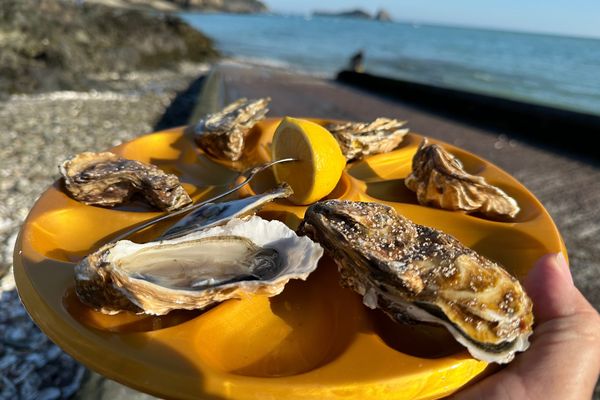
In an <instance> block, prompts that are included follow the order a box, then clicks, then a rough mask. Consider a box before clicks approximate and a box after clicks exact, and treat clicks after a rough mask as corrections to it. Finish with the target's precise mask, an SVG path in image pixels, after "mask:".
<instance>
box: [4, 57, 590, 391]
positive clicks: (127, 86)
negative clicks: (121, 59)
mask: <svg viewBox="0 0 600 400" xmlns="http://www.w3.org/2000/svg"><path fill="white" fill-rule="evenodd" d="M207 70H208V66H207V65H198V64H180V65H179V66H178V67H177V68H175V69H172V70H162V71H156V72H140V73H138V72H135V73H130V74H125V75H115V76H110V75H109V76H107V77H106V82H107V83H108V85H109V87H110V89H109V90H106V89H103V90H101V91H94V90H92V91H88V92H64V91H63V92H51V93H45V94H32V95H12V96H10V97H9V98H8V99H7V100H6V101H3V102H2V103H0V122H1V123H2V126H4V127H6V128H4V129H5V131H4V132H3V135H4V137H6V138H7V141H6V142H7V145H5V146H4V147H3V148H2V149H1V150H0V160H1V161H0V162H1V163H2V164H1V165H0V173H1V174H2V175H1V176H2V178H1V179H0V188H1V189H2V190H1V191H0V196H2V199H0V200H1V201H0V204H1V206H0V242H1V246H2V248H1V249H0V250H1V251H0V254H1V256H2V260H1V264H0V266H4V269H6V268H7V267H8V268H9V267H10V264H11V260H12V248H13V246H14V241H15V239H16V235H17V232H18V229H19V226H20V224H21V223H22V222H23V219H24V218H25V217H26V215H27V212H28V210H29V209H30V207H31V206H32V205H33V202H34V201H35V199H36V198H37V197H38V196H39V195H40V194H41V193H42V192H43V190H44V189H45V188H46V187H47V186H49V185H50V184H51V183H52V182H53V181H54V180H55V179H56V178H57V177H58V169H57V167H56V166H57V164H58V163H59V162H60V161H62V160H63V159H64V158H65V157H66V156H68V155H72V154H75V153H78V152H81V151H84V150H94V151H101V150H105V149H107V148H109V147H112V146H114V145H117V144H119V143H121V142H123V141H126V140H129V139H132V138H134V137H137V136H138V135H141V134H144V133H149V132H152V131H155V130H158V129H161V128H167V127H169V126H174V125H181V124H185V123H186V122H187V118H188V117H189V115H191V114H192V107H193V106H194V105H195V103H197V104H196V105H197V108H196V110H195V111H196V114H201V113H202V112H205V111H211V108H214V107H219V106H221V105H222V104H227V103H228V102H230V101H233V100H235V99H236V98H238V97H242V96H248V97H253V98H255V97H263V96H271V97H272V98H273V103H272V104H273V107H272V111H271V113H270V114H271V115H287V114H290V115H296V116H311V117H326V118H333V119H348V120H370V119H373V118H375V117H377V116H381V115H385V116H389V117H397V118H401V119H407V120H408V121H409V122H410V127H411V129H412V130H414V131H416V132H418V133H421V134H425V135H428V136H431V137H435V138H439V139H442V140H445V141H447V142H449V143H452V144H455V145H458V146H460V147H463V148H465V149H467V150H469V151H472V152H474V153H476V154H478V155H481V156H482V157H484V158H487V159H488V160H490V161H492V162H493V163H495V164H497V165H498V166H500V167H502V168H504V169H505V170H507V171H508V172H509V173H511V174H512V175H513V176H515V177H517V178H518V179H519V180H520V181H522V182H523V183H524V184H525V186H527V187H528V188H529V189H530V190H532V191H533V192H534V193H535V194H536V196H538V198H539V199H540V200H541V201H542V202H543V204H544V205H545V207H546V208H547V209H548V211H549V212H550V213H551V214H552V216H553V218H554V220H555V221H556V223H557V225H558V227H559V229H560V231H561V233H562V235H563V238H564V240H565V242H566V245H567V248H568V249H569V255H570V260H571V264H572V268H573V274H574V279H575V282H576V284H577V286H578V287H579V288H580V289H581V290H582V292H583V293H584V294H585V295H586V297H587V298H588V299H589V300H590V301H591V302H592V304H594V305H595V307H596V308H599V307H600V297H599V294H598V291H597V282H598V281H599V280H598V278H599V276H598V274H599V273H600V272H599V271H600V263H599V261H598V260H600V250H599V249H598V248H597V246H596V245H595V240H594V238H595V237H596V235H597V233H598V227H599V226H600V211H599V210H598V209H597V207H596V206H595V205H596V204H597V203H598V201H600V188H598V187H597V185H596V186H594V182H597V181H598V179H599V178H600V168H599V167H598V165H597V164H595V163H593V162H591V161H586V160H584V159H580V158H577V157H570V156H567V155H563V154H559V153H556V152H554V151H551V150H547V149H541V148H539V147H536V146H534V145H532V144H530V143H527V142H526V141H525V140H523V139H521V138H520V137H516V136H514V135H512V134H511V133H508V132H497V131H488V130H486V129H483V128H481V127H478V126H476V125H473V124H469V123H467V122H465V121H464V120H461V121H457V120H454V119H452V118H451V117H449V116H448V115H445V116H444V117H440V116H439V115H436V114H434V113H431V112H428V111H426V110H423V109H419V108H417V107H414V106H412V105H410V104H408V103H402V102H399V101H391V100H388V99H385V98H382V97H379V96H376V95H372V94H369V93H367V92H366V91H360V90H356V89H353V88H349V87H346V86H343V85H340V84H339V83H335V82H332V81H328V80H322V79H317V78H314V77H310V76H303V75H299V74H291V73H289V72H287V71H284V70H277V69H273V68H266V67H257V66H252V65H249V64H242V63H239V62H231V61H230V62H223V63H220V64H217V65H216V66H215V67H214V69H213V72H212V73H211V74H209V75H208V78H206V79H205V80H204V82H203V83H204V87H205V88H207V90H205V91H204V92H203V93H202V95H201V96H199V101H198V102H196V100H197V98H198V89H199V88H200V86H202V84H201V83H200V81H199V80H198V77H199V76H200V75H203V74H205V73H206V72H207ZM184 109H186V110H184ZM175 111H177V112H178V114H177V113H176V112H175ZM581 188H586V191H587V194H586V196H581V192H580V190H581ZM0 298H1V300H0V310H1V311H0V332H2V336H0V340H1V341H0V376H7V377H9V378H10V379H11V380H12V381H13V383H12V385H13V387H14V390H17V391H18V392H17V393H19V394H20V395H21V396H22V397H23V396H26V397H23V398H30V397H35V396H36V394H37V395H38V396H39V398H47V399H52V398H61V397H70V396H71V395H73V393H75V392H76V391H77V390H79V392H78V393H76V394H75V398H98V399H108V398H111V399H113V398H139V399H145V398H150V396H147V395H145V394H141V393H136V392H135V391H133V390H131V389H128V388H125V387H123V386H121V385H119V384H116V383H114V382H112V381H108V380H106V379H104V378H102V377H100V376H98V375H95V374H92V373H89V372H85V369H84V368H83V367H81V366H80V365H79V364H78V363H76V362H75V361H73V360H72V359H71V358H70V357H68V356H67V355H66V354H64V353H63V352H62V351H61V350H60V349H59V348H58V347H56V346H55V345H54V344H52V343H51V342H50V341H49V340H48V339H47V338H46V337H45V335H43V333H41V332H39V330H37V328H36V327H35V326H34V325H33V323H32V322H31V321H30V320H29V318H28V317H27V315H26V313H25V311H24V309H23V308H22V306H21V305H20V303H19V300H18V297H17V295H16V291H15V289H14V285H13V283H12V279H11V276H10V274H8V275H6V276H5V277H4V278H2V285H0ZM24 343H27V344H26V345H24ZM34 344H35V346H34ZM52 370H54V371H56V374H55V375H49V376H46V375H48V373H47V371H52ZM44 371H46V375H44ZM15 378H16V379H15ZM15 382H16V384H15ZM3 390H12V389H11V386H9V385H8V384H4V383H3V385H0V398H3V397H2V396H3V395H5V394H4V393H3ZM7 393H8V394H6V395H5V396H7V397H6V398H14V396H10V392H7ZM598 394H599V392H598V390H597V391H596V395H598ZM44 396H45V397H44ZM119 396H121V397H119ZM134 396H135V397H134Z"/></svg>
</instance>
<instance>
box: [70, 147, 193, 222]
mask: <svg viewBox="0 0 600 400" xmlns="http://www.w3.org/2000/svg"><path fill="white" fill-rule="evenodd" d="M59 170H60V173H61V175H62V176H63V178H64V181H65V187H66V189H67V191H68V192H69V193H70V194H71V196H73V198H74V199H75V200H77V201H80V202H82V203H84V204H93V205H100V206H106V207H112V206H115V205H118V204H121V203H124V202H126V201H128V200H129V199H130V198H131V197H132V196H133V195H135V194H136V193H139V194H141V195H143V197H144V198H145V199H146V201H148V203H150V204H152V205H153V206H155V207H157V208H159V209H161V210H167V211H172V210H176V209H178V208H181V207H183V206H185V205H187V204H189V203H191V202H192V199H191V198H190V196H189V195H188V194H187V193H186V191H185V189H184V188H183V187H182V186H181V184H180V183H179V179H178V178H177V176H175V175H173V174H166V173H165V172H163V171H162V170H160V169H159V168H158V167H156V166H154V165H150V164H144V163H142V162H140V161H134V160H127V159H125V158H121V157H119V156H117V155H116V154H113V153H110V152H105V153H91V152H85V153H81V154H78V155H76V156H75V157H73V158H71V159H69V160H66V161H65V162H63V163H62V164H61V165H60V166H59Z"/></svg>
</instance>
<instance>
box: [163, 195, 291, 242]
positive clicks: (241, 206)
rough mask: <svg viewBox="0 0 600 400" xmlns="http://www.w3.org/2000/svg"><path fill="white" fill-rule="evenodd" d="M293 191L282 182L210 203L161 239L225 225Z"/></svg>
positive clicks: (185, 218)
mask: <svg viewBox="0 0 600 400" xmlns="http://www.w3.org/2000/svg"><path fill="white" fill-rule="evenodd" d="M293 192H294V191H293V190H292V188H291V187H290V185H288V184H287V183H282V184H281V185H279V187H277V188H275V189H273V190H270V191H268V192H265V193H261V194H257V195H255V196H250V197H245V198H243V199H237V200H231V201H225V202H221V203H208V204H206V205H203V206H202V207H200V208H198V209H197V210H195V211H193V212H191V213H189V214H188V215H186V216H185V217H184V218H182V219H181V220H180V221H179V222H177V223H176V224H175V225H173V226H172V227H171V228H169V229H168V230H167V231H166V232H165V233H163V234H162V236H161V237H160V239H162V240H164V239H173V238H176V237H180V236H184V235H187V234H189V233H192V232H194V231H199V230H200V229H206V228H209V227H211V226H216V225H223V224H225V223H226V222H228V221H229V220H231V219H233V218H241V217H243V216H246V215H250V214H254V213H255V212H256V211H258V209H260V208H261V207H262V206H263V205H265V204H267V203H269V202H271V201H273V200H275V199H279V198H285V197H289V196H290V195H291V194H292V193H293Z"/></svg>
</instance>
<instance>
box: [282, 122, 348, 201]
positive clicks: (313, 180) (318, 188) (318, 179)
mask: <svg viewBox="0 0 600 400" xmlns="http://www.w3.org/2000/svg"><path fill="white" fill-rule="evenodd" d="M271 155H272V158H273V160H280V159H282V158H288V157H291V158H295V159H297V160H299V161H296V162H289V163H283V164H277V165H275V166H274V167H273V168H274V170H273V172H274V174H275V179H276V180H277V181H278V182H287V183H288V184H289V185H290V186H291V187H292V189H293V190H294V194H293V195H292V196H290V198H289V200H290V201H291V202H292V203H294V204H299V205H305V204H311V203H314V202H316V201H318V200H320V199H322V198H323V197H325V196H327V195H328V194H329V193H331V191H332V190H333V189H334V188H335V187H336V185H337V183H338V181H339V180H340V177H341V175H342V171H343V170H344V167H345V166H346V159H345V158H344V156H343V154H342V151H341V149H340V146H339V145H338V143H337V141H336V140H335V138H334V137H333V135H332V134H331V133H329V131H328V130H327V129H325V128H324V127H322V126H321V125H318V124H316V123H314V122H311V121H306V120H302V119H297V118H291V117H285V118H284V119H283V120H282V121H281V123H280V124H279V126H278V127H277V129H276V131H275V134H274V135H273V144H272V148H271Z"/></svg>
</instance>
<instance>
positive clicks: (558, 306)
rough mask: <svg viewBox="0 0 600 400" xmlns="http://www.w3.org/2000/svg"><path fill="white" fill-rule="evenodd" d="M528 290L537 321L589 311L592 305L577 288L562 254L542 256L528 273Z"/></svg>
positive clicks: (539, 322) (526, 284)
mask: <svg viewBox="0 0 600 400" xmlns="http://www.w3.org/2000/svg"><path fill="white" fill-rule="evenodd" d="M525 289H526V290H527V294H528V295H529V297H531V299H532V301H533V311H534V315H535V318H536V323H537V324H541V323H543V322H546V321H550V320H552V319H555V318H561V317H568V316H570V315H574V314H577V313H579V312H582V311H589V309H590V307H591V306H590V305H589V304H588V303H587V301H586V300H585V298H584V297H583V296H582V295H581V293H580V292H579V291H578V290H577V289H576V288H575V286H574V284H573V278H572V276H571V271H570V270H569V266H568V264H567V262H566V260H565V258H564V256H563V255H562V253H559V254H547V255H545V256H544V257H542V258H540V259H539V260H538V261H537V262H536V264H535V266H534V267H533V269H532V270H531V271H530V272H529V275H528V276H527V279H526V281H525Z"/></svg>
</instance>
